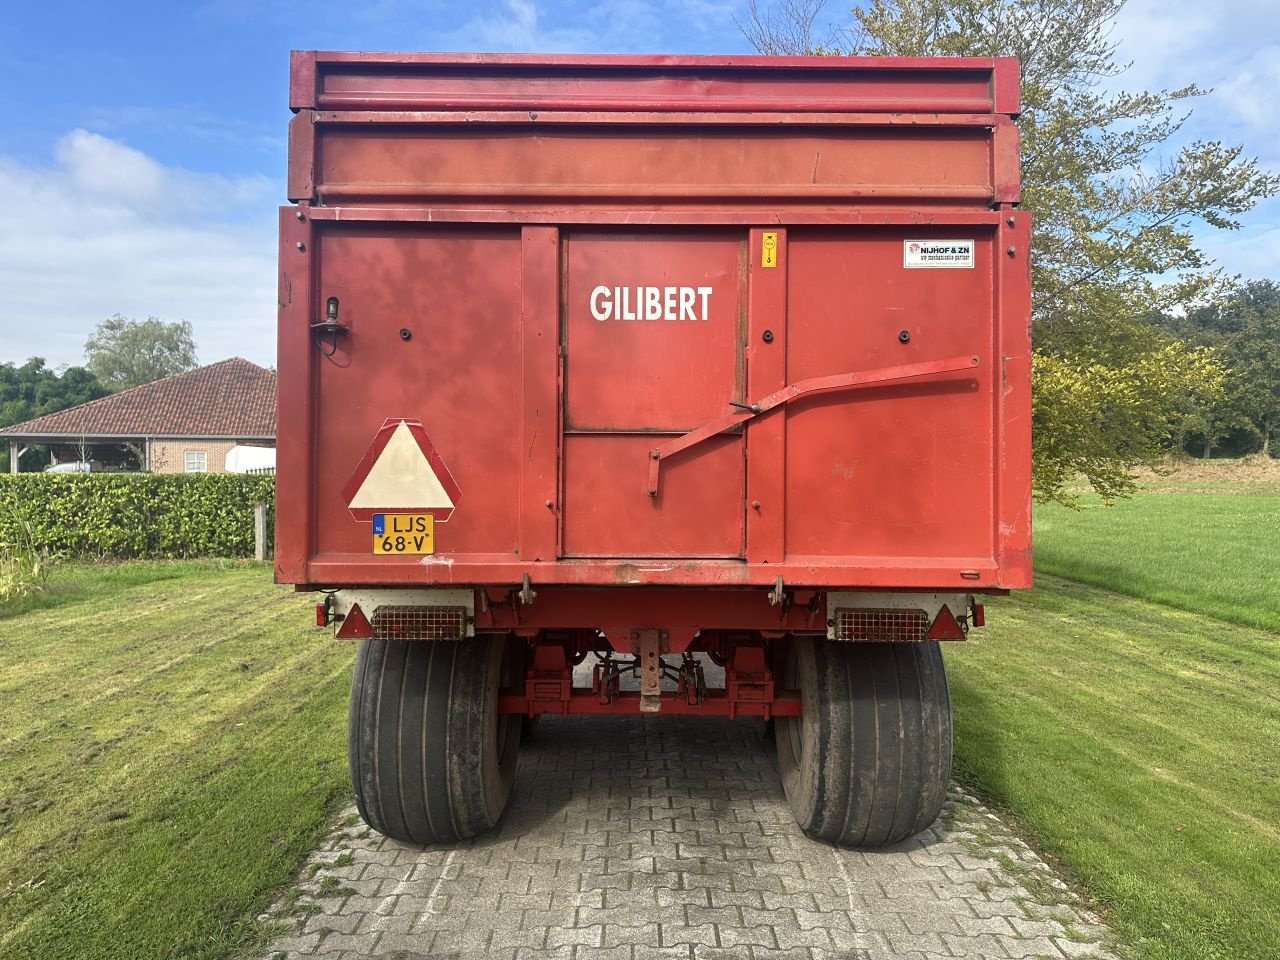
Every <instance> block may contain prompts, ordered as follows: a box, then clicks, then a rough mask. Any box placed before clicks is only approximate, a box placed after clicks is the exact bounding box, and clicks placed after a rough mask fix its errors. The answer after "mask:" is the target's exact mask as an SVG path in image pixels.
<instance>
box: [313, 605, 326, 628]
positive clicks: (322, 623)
mask: <svg viewBox="0 0 1280 960" xmlns="http://www.w3.org/2000/svg"><path fill="white" fill-rule="evenodd" d="M328 625H329V601H327V600H326V601H325V602H324V603H317V604H316V626H317V627H327V626H328Z"/></svg>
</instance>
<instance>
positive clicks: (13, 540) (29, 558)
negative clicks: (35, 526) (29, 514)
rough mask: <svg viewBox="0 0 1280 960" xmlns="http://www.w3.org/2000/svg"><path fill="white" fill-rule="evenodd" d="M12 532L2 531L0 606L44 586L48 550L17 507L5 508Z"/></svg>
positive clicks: (47, 565)
mask: <svg viewBox="0 0 1280 960" xmlns="http://www.w3.org/2000/svg"><path fill="white" fill-rule="evenodd" d="M3 514H4V516H5V521H7V523H6V524H5V525H6V526H7V527H8V528H9V531H10V532H9V534H8V535H3V534H0V605H3V604H5V603H8V602H9V601H10V600H16V599H17V598H19V597H25V596H27V595H28V594H31V593H36V592H38V591H40V590H43V589H44V582H45V579H46V578H47V577H48V571H49V555H48V551H46V550H41V549H38V548H37V547H36V545H35V540H34V538H33V536H32V533H31V524H29V523H27V521H26V520H25V519H24V518H23V517H22V515H21V514H19V513H18V512H17V511H16V510H14V509H12V508H9V509H6V510H4V511H3Z"/></svg>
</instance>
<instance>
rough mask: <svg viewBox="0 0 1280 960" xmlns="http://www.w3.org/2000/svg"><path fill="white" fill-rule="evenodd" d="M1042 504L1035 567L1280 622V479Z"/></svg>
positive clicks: (1183, 604) (1185, 606)
mask: <svg viewBox="0 0 1280 960" xmlns="http://www.w3.org/2000/svg"><path fill="white" fill-rule="evenodd" d="M1086 502H1087V503H1089V504H1090V508H1089V509H1086V510H1069V509H1067V508H1065V507H1062V506H1059V505H1057V504H1049V505H1045V506H1042V507H1040V508H1039V509H1037V510H1036V516H1035V557H1036V570H1037V571H1039V572H1043V573H1049V574H1053V575H1055V576H1060V577H1066V578H1068V579H1071V580H1077V581H1079V582H1081V583H1089V584H1094V585H1096V586H1101V587H1106V588H1107V589H1108V590H1114V591H1116V592H1118V593H1125V594H1128V595H1130V596H1134V597H1141V598H1143V599H1147V600H1154V601H1156V602H1157V603H1162V604H1167V605H1169V606H1172V607H1178V608H1180V609H1182V610H1190V611H1192V612H1200V613H1204V614H1206V615H1208V616H1210V617H1214V618H1216V619H1219V620H1226V621H1228V622H1231V623H1238V624H1243V625H1245V626H1253V627H1264V628H1266V629H1268V630H1273V631H1280V482H1277V483H1275V484H1257V485H1253V486H1251V487H1248V488H1246V490H1242V491H1240V492H1235V493H1224V492H1218V491H1217V490H1205V491H1201V492H1195V491H1188V490H1186V489H1185V487H1184V486H1183V485H1181V484H1179V485H1177V486H1175V487H1174V489H1173V490H1171V491H1169V492H1166V491H1165V490H1164V489H1162V488H1161V487H1160V486H1156V487H1155V489H1153V490H1151V491H1147V492H1142V493H1139V494H1137V495H1136V496H1135V497H1134V498H1133V499H1132V500H1123V501H1120V502H1118V503H1116V504H1115V505H1114V506H1111V507H1103V506H1101V505H1099V504H1098V501H1097V499H1096V498H1086Z"/></svg>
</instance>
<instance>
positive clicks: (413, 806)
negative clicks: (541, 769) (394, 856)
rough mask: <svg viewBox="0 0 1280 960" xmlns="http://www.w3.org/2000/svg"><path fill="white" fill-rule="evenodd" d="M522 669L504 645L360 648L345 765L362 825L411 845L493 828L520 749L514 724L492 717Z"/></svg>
mask: <svg viewBox="0 0 1280 960" xmlns="http://www.w3.org/2000/svg"><path fill="white" fill-rule="evenodd" d="M521 662H522V658H521V656H520V644H519V641H516V640H515V639H513V638H507V637H477V638H475V639H470V640H456V641H434V642H433V641H401V640H365V641H363V642H361V644H360V651H359V653H358V654H357V655H356V669H355V675H354V676H353V677H352V680H351V707H350V711H349V714H348V728H347V762H348V764H349V765H350V768H351V786H352V788H353V789H354V790H355V795H356V806H357V807H358V808H359V810H360V816H361V817H363V818H364V821H365V823H367V824H369V826H370V827H372V828H373V829H374V830H377V831H378V832H379V833H381V834H385V835H386V836H388V837H392V838H393V839H396V840H402V841H404V842H406V843H414V844H430V843H455V842H457V841H458V840H463V839H466V838H467V837H473V836H475V835H476V834H478V833H482V832H484V831H485V830H488V829H490V828H491V827H493V826H494V825H496V824H497V822H498V819H499V818H500V817H501V816H502V811H503V808H504V807H505V806H506V804H507V797H508V796H509V795H510V793H511V782H512V780H513V779H514V778H515V769H516V757H517V755H518V753H519V749H520V718H519V717H518V716H508V715H506V714H499V713H498V689H499V687H500V686H506V685H509V684H511V683H513V681H515V680H516V679H517V678H516V676H515V671H516V669H518V665H519V664H520V663H521Z"/></svg>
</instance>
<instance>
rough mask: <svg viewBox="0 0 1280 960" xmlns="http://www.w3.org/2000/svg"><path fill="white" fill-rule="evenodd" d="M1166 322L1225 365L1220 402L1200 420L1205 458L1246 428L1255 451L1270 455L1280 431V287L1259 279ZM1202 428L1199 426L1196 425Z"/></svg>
mask: <svg viewBox="0 0 1280 960" xmlns="http://www.w3.org/2000/svg"><path fill="white" fill-rule="evenodd" d="M1166 323H1167V324H1168V325H1169V326H1170V327H1171V328H1172V329H1174V330H1175V331H1177V333H1178V334H1179V335H1180V336H1184V337H1186V338H1187V339H1188V340H1192V341H1195V342H1196V343H1201V344H1204V345H1206V346H1208V347H1212V348H1213V350H1214V351H1215V353H1216V354H1217V355H1218V356H1219V357H1221V358H1222V361H1223V362H1224V363H1225V364H1226V366H1227V377H1226V385H1225V391H1224V396H1223V398H1222V400H1221V401H1220V402H1218V403H1216V404H1213V405H1211V406H1210V407H1209V408H1208V409H1207V410H1206V411H1204V412H1203V413H1202V414H1201V416H1202V417H1204V418H1206V419H1207V421H1208V423H1207V424H1205V425H1204V426H1202V427H1201V429H1199V430H1197V431H1196V433H1197V434H1198V435H1199V436H1200V437H1202V438H1203V440H1204V443H1205V456H1208V455H1209V454H1208V451H1209V450H1210V448H1211V447H1213V446H1215V445H1216V444H1217V443H1218V441H1219V440H1220V439H1221V438H1222V437H1223V436H1224V435H1225V434H1226V433H1227V432H1228V431H1230V430H1232V429H1238V428H1240V427H1244V428H1245V429H1246V430H1247V431H1248V432H1249V434H1251V435H1252V437H1253V439H1254V450H1256V451H1257V452H1260V453H1262V454H1264V455H1268V456H1269V455H1270V454H1271V453H1272V445H1271V443H1272V438H1273V437H1274V435H1275V434H1276V432H1277V431H1280V284H1276V283H1275V282H1273V281H1271V280H1257V281H1253V282H1251V283H1247V284H1245V285H1244V286H1243V287H1242V288H1241V289H1240V290H1239V291H1237V292H1235V293H1234V294H1232V295H1230V296H1228V297H1226V298H1224V299H1222V300H1220V301H1218V302H1215V303H1212V304H1209V305H1208V306H1205V307H1201V308H1199V309H1196V310H1192V311H1190V312H1189V313H1188V314H1187V315H1186V316H1184V317H1172V318H1168V319H1167V320H1166ZM1198 425H1199V424H1198Z"/></svg>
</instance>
